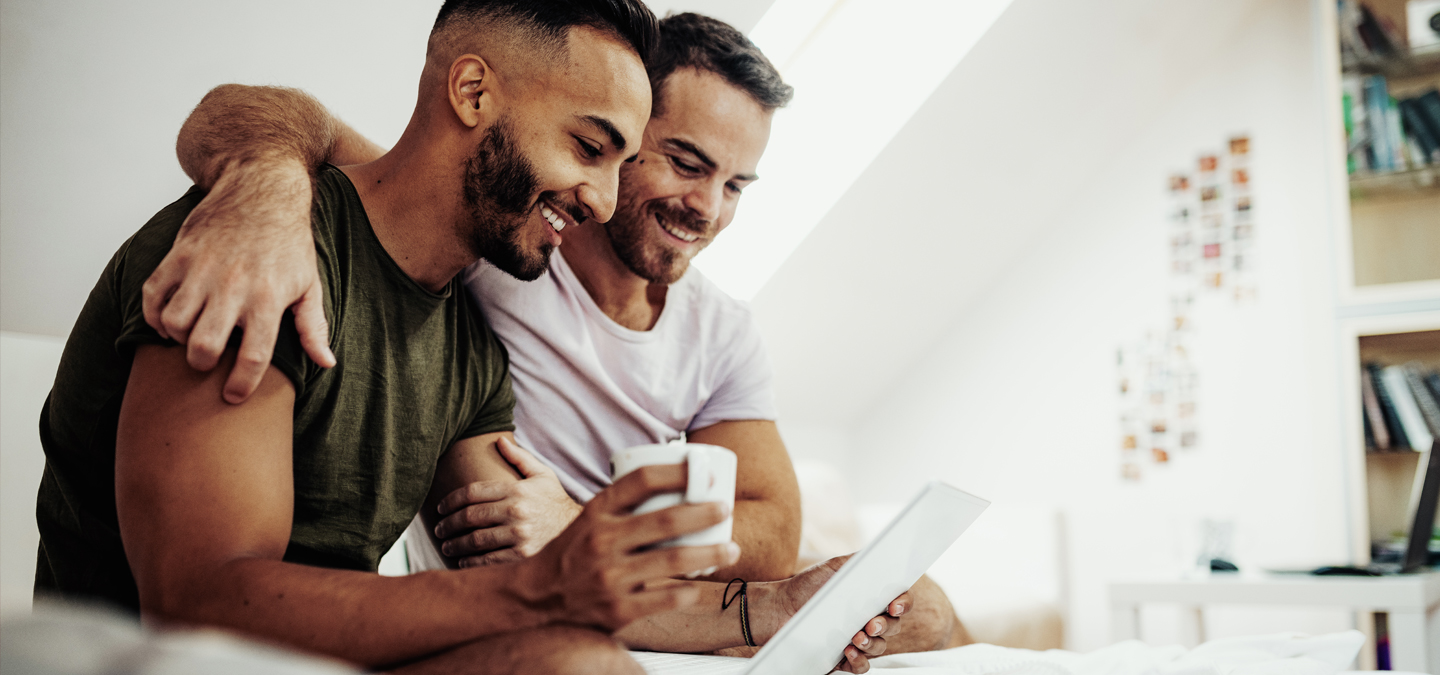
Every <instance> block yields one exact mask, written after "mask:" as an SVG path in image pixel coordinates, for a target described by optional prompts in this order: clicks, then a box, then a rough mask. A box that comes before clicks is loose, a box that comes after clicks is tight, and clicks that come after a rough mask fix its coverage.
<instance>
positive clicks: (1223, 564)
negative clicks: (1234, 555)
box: [1210, 558, 1240, 572]
mask: <svg viewBox="0 0 1440 675" xmlns="http://www.w3.org/2000/svg"><path fill="white" fill-rule="evenodd" d="M1210 571H1211V572H1239V571H1240V568H1239V567H1236V566H1235V563H1232V562H1230V561H1229V560H1223V559H1221V558H1211V559H1210Z"/></svg>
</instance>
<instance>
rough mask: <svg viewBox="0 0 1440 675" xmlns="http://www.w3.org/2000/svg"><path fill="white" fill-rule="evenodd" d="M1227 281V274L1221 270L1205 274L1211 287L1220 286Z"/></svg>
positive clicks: (1206, 280)
mask: <svg viewBox="0 0 1440 675" xmlns="http://www.w3.org/2000/svg"><path fill="white" fill-rule="evenodd" d="M1224 283H1225V275H1224V273H1221V272H1214V273H1212V274H1207V275H1205V285H1206V286H1209V287H1211V288H1220V286H1222V285H1224Z"/></svg>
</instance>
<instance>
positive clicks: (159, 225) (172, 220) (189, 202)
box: [109, 186, 206, 293]
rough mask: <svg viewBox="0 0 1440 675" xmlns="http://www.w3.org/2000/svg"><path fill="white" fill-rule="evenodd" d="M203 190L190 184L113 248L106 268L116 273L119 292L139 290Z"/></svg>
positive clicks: (203, 195) (172, 241)
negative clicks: (117, 247)
mask: <svg viewBox="0 0 1440 675" xmlns="http://www.w3.org/2000/svg"><path fill="white" fill-rule="evenodd" d="M205 194H206V193H205V191H204V190H201V189H200V188H199V187H196V186H191V187H190V189H189V190H187V191H186V192H185V194H184V195H181V197H180V198H179V199H177V200H175V201H173V202H171V203H170V204H168V205H166V206H165V208H163V209H160V210H159V211H157V212H156V213H155V215H153V216H151V217H150V220H149V221H147V222H146V223H145V225H144V226H143V227H141V228H140V229H139V231H137V232H136V233H135V234H134V235H133V236H131V237H130V239H129V240H127V241H126V242H125V243H124V245H122V246H121V247H120V250H118V251H116V253H115V258H114V259H113V260H112V261H111V269H110V270H109V271H110V272H111V273H113V274H116V275H119V279H118V281H119V282H120V284H121V289H120V290H121V292H122V293H128V292H134V293H139V292H140V287H141V285H142V284H144V283H145V280H146V279H148V278H149V277H150V273H151V272H154V271H155V268H156V267H159V266H160V261H161V260H163V259H164V258H165V256H166V254H168V253H170V249H171V248H172V247H173V246H174V245H175V235H177V234H179V232H180V226H181V225H184V224H185V219H186V218H187V217H189V216H190V212H191V211H194V210H195V207H196V206H197V205H199V204H200V201H201V200H203V199H204V198H205ZM132 287H133V288H132Z"/></svg>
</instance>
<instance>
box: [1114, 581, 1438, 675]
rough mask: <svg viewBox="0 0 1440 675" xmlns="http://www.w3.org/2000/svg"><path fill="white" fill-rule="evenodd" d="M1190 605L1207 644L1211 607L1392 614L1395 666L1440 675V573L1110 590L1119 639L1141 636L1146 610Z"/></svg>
mask: <svg viewBox="0 0 1440 675" xmlns="http://www.w3.org/2000/svg"><path fill="white" fill-rule="evenodd" d="M1146 603H1168V604H1178V605H1183V606H1188V607H1190V608H1192V611H1190V612H1186V613H1185V617H1186V623H1187V624H1188V625H1187V626H1186V629H1187V630H1189V631H1190V632H1192V633H1193V636H1194V637H1195V638H1196V642H1197V643H1199V642H1204V640H1205V632H1204V631H1205V628H1204V627H1205V623H1204V614H1203V612H1204V607H1205V606H1206V605H1292V606H1311V607H1344V608H1349V609H1352V610H1356V611H1361V610H1363V611H1374V612H1386V613H1388V614H1389V615H1390V623H1389V627H1390V663H1391V665H1392V666H1393V667H1394V668H1395V669H1396V670H1413V671H1420V672H1427V673H1433V674H1435V675H1440V571H1437V572H1425V573H1421V574H1407V575H1401V576H1391V577H1348V576H1324V577H1321V576H1310V575H1299V574H1254V575H1252V574H1224V573H1221V574H1212V575H1209V576H1198V575H1197V576H1195V577H1194V578H1183V579H1182V578H1170V579H1160V580H1152V581H1136V582H1123V583H1112V584H1110V608H1111V611H1112V612H1113V614H1114V623H1113V631H1114V635H1113V637H1114V638H1115V639H1117V640H1124V639H1131V638H1139V637H1140V606H1141V605H1143V604H1146Z"/></svg>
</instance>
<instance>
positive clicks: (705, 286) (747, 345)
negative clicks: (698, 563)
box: [464, 251, 776, 503]
mask: <svg viewBox="0 0 1440 675" xmlns="http://www.w3.org/2000/svg"><path fill="white" fill-rule="evenodd" d="M464 280H465V286H466V287H467V288H469V289H470V294H471V297H473V298H474V299H475V300H476V302H477V303H478V304H479V306H480V308H481V310H482V311H483V312H484V314H485V318H486V319H487V320H488V321H489V322H490V326H491V327H492V328H493V329H494V330H495V333H496V335H498V336H500V341H501V342H503V343H504V344H505V347H506V348H507V349H508V350H509V352H510V375H511V378H512V379H513V380H514V387H515V401H516V403H515V429H516V431H515V437H516V440H517V441H519V443H520V445H521V446H522V447H525V448H527V449H529V450H530V451H531V452H533V453H535V454H536V455H538V456H539V457H540V458H541V459H543V460H544V461H545V462H546V463H547V464H549V465H550V466H551V468H553V469H554V470H555V473H556V474H557V475H558V476H559V477H560V482H561V484H562V485H564V486H565V489H566V491H568V492H569V493H570V495H571V496H572V497H574V498H575V499H576V500H578V501H580V502H582V503H583V502H586V501H589V500H590V498H591V497H593V496H595V493H596V492H599V491H600V490H601V489H603V488H604V487H605V486H607V485H609V484H610V456H611V454H612V453H615V452H618V451H620V450H624V449H625V448H628V447H631V446H635V445H643V444H646V443H663V442H665V441H669V440H673V439H676V438H679V437H680V434H681V432H688V431H693V430H695V429H702V428H704V427H708V426H710V425H712V424H715V423H716V422H722V421H725V420H754V419H763V420H773V419H775V417H776V413H775V397H774V393H773V392H772V390H771V386H770V384H771V371H770V362H769V360H768V359H767V357H766V355H765V349H764V346H763V345H762V344H761V340H760V331H759V329H758V328H757V327H756V326H755V322H754V320H753V319H752V317H751V315H750V309H749V307H747V306H746V305H745V304H743V303H741V302H739V301H737V300H735V299H733V298H731V297H730V296H728V295H726V294H725V293H724V292H723V291H721V290H720V289H719V288H717V287H716V286H715V285H714V284H712V283H710V281H709V280H708V279H706V278H705V277H704V276H703V275H701V274H700V272H699V271H698V270H696V269H695V268H694V267H691V268H690V270H688V271H687V272H686V273H685V276H683V277H681V278H680V280H679V281H678V282H676V283H674V284H672V285H671V286H670V288H669V289H668V291H667V294H666V296H665V308H664V310H663V311H662V312H661V313H660V320H659V321H657V322H656V323H655V326H654V328H652V329H650V330H648V331H635V330H630V329H629V328H625V327H623V326H621V325H619V324H617V323H615V322H614V321H613V320H611V319H610V317H608V316H606V315H605V313H604V312H602V311H601V310H600V307H599V306H597V305H596V304H595V301H594V300H593V299H592V298H591V297H590V294H589V293H588V292H586V291H585V287H584V286H582V285H581V284H580V280H579V279H578V278H576V276H575V272H574V270H572V269H571V268H570V266H569V264H567V263H566V262H565V258H564V256H562V255H561V254H560V252H559V251H556V252H555V253H554V255H552V256H551V258H550V272H549V273H548V274H546V275H544V276H542V277H540V278H539V279H537V280H535V281H531V282H525V281H519V280H517V279H515V278H514V277H511V276H510V275H508V274H506V273H504V272H502V271H500V270H499V269H496V268H495V267H493V266H491V265H490V264H488V263H485V262H480V263H477V264H475V265H473V266H471V267H470V268H469V269H467V270H466V271H465V277H464Z"/></svg>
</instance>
